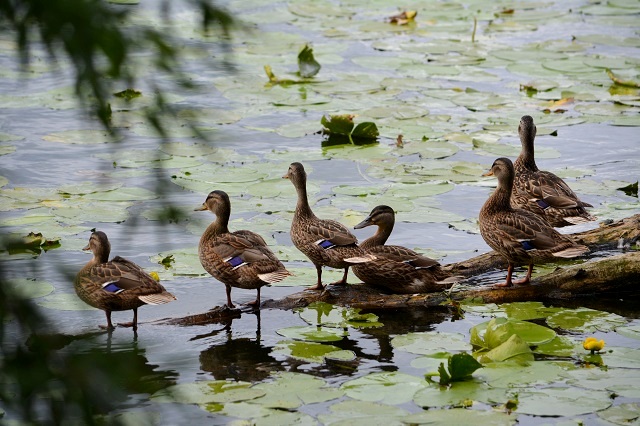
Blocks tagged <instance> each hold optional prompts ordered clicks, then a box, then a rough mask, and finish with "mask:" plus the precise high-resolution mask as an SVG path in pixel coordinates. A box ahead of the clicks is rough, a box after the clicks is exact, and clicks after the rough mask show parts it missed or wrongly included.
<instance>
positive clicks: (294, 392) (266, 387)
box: [251, 372, 343, 410]
mask: <svg viewBox="0 0 640 426" xmlns="http://www.w3.org/2000/svg"><path fill="white" fill-rule="evenodd" d="M273 378H274V379H275V380H274V381H270V382H265V383H258V384H257V385H255V386H253V388H252V389H256V390H261V391H264V393H265V394H264V396H262V397H260V398H257V399H254V400H253V401H251V403H254V404H259V405H261V406H263V407H269V408H277V409H282V410H294V409H297V408H298V407H300V406H301V405H303V404H317V403H319V402H327V401H330V400H332V399H336V398H340V397H341V396H342V395H343V392H342V391H341V390H340V389H336V388H332V387H329V386H327V383H326V382H325V381H324V380H322V379H321V378H318V377H314V376H311V375H309V374H302V373H287V372H284V373H278V374H275V375H274V377H273Z"/></svg>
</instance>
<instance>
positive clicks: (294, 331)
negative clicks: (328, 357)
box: [276, 326, 347, 342]
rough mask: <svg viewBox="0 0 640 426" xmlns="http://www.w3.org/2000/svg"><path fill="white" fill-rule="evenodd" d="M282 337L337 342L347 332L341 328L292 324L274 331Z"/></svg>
mask: <svg viewBox="0 0 640 426" xmlns="http://www.w3.org/2000/svg"><path fill="white" fill-rule="evenodd" d="M276 332H277V333H278V334H279V335H281V336H283V337H288V338H289V339H295V340H305V341H308V342H339V341H340V340H342V339H344V337H345V336H346V335H347V333H346V332H345V331H343V330H341V329H336V328H330V327H324V328H323V327H315V326H293V327H287V328H280V329H278V330H277V331H276Z"/></svg>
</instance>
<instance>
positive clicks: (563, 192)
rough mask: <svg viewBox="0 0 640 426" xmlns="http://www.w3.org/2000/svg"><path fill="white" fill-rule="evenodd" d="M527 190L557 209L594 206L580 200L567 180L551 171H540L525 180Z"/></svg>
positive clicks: (548, 205)
mask: <svg viewBox="0 0 640 426" xmlns="http://www.w3.org/2000/svg"><path fill="white" fill-rule="evenodd" d="M525 189H526V191H527V192H528V193H529V194H530V195H531V196H533V197H534V198H536V199H538V200H542V201H544V203H545V204H546V205H545V206H541V207H542V208H546V207H554V208H557V209H572V208H578V207H592V206H591V205H590V204H588V203H585V202H582V201H580V199H579V198H578V196H577V195H576V194H575V192H573V190H572V189H571V188H569V185H567V184H566V182H565V181H563V180H562V179H560V178H559V177H558V176H556V175H554V174H553V173H551V172H546V171H540V172H538V173H536V174H535V175H534V176H531V177H530V178H529V179H528V180H527V181H526V182H525Z"/></svg>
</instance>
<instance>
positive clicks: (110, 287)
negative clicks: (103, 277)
mask: <svg viewBox="0 0 640 426" xmlns="http://www.w3.org/2000/svg"><path fill="white" fill-rule="evenodd" d="M102 289H103V290H104V291H107V292H109V293H113V294H118V293H121V292H123V291H124V289H123V288H120V287H118V285H117V284H116V283H106V284H102Z"/></svg>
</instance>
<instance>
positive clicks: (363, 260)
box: [343, 253, 377, 263]
mask: <svg viewBox="0 0 640 426" xmlns="http://www.w3.org/2000/svg"><path fill="white" fill-rule="evenodd" d="M376 259H377V257H375V256H374V255H372V254H369V253H367V254H363V255H362V256H356V257H347V258H346V259H343V260H344V261H345V262H349V263H366V262H371V261H372V260H376Z"/></svg>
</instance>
